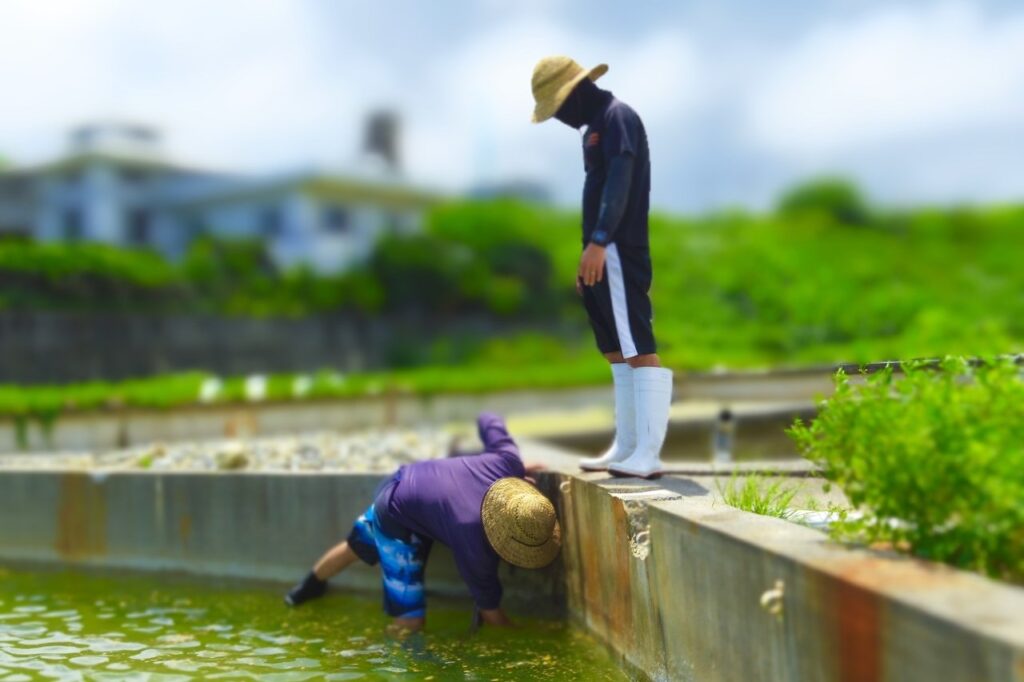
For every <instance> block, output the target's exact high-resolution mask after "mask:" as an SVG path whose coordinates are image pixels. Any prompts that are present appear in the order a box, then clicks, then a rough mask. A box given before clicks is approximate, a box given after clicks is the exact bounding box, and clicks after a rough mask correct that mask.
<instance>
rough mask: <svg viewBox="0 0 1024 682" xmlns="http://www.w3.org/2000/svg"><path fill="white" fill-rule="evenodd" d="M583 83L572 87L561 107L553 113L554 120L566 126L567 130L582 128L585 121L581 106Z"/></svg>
mask: <svg viewBox="0 0 1024 682" xmlns="http://www.w3.org/2000/svg"><path fill="white" fill-rule="evenodd" d="M582 85H583V83H582V82H581V83H580V85H578V86H577V87H574V88H573V89H572V92H570V93H569V96H568V97H566V99H565V101H563V102H562V105H561V106H559V108H558V111H557V112H555V118H556V119H558V120H559V121H561V122H562V123H564V124H565V125H567V126H568V127H569V128H577V129H579V128H582V127H583V126H584V124H585V123H587V119H586V117H585V116H584V111H583V110H584V106H583V99H584V97H583V88H582V87H581V86H582Z"/></svg>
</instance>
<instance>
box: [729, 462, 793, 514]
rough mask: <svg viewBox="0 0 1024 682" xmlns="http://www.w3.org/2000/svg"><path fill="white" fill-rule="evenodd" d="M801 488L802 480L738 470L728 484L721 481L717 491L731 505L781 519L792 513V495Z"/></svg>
mask: <svg viewBox="0 0 1024 682" xmlns="http://www.w3.org/2000/svg"><path fill="white" fill-rule="evenodd" d="M799 492H800V486H799V484H795V485H794V484H793V482H791V481H789V480H788V479H786V478H781V477H773V476H770V475H764V474H747V475H740V474H739V473H735V474H733V475H732V476H731V477H730V478H729V481H728V482H727V483H726V484H724V485H722V484H721V482H719V483H718V494H719V495H721V496H722V501H723V502H725V503H726V504H727V505H729V506H730V507H736V508H737V509H742V510H743V511H748V512H752V513H754V514H761V515H762V516H774V517H776V518H779V519H789V518H791V517H792V516H793V514H794V513H795V510H794V509H793V508H792V504H793V498H795V497H796V495H797V493H799Z"/></svg>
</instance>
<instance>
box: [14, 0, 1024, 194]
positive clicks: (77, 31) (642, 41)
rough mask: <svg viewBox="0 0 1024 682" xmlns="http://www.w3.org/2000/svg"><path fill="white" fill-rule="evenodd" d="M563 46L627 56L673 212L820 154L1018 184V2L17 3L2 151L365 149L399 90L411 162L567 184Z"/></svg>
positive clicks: (303, 158) (232, 164)
mask: <svg viewBox="0 0 1024 682" xmlns="http://www.w3.org/2000/svg"><path fill="white" fill-rule="evenodd" d="M549 54H567V55H570V56H572V57H573V58H575V59H576V60H577V61H579V62H580V63H581V64H583V65H584V66H586V67H590V66H592V65H594V64H597V63H607V64H609V66H610V70H609V72H608V74H607V75H606V76H605V77H604V78H602V79H601V81H600V85H601V86H602V87H605V88H607V89H610V90H611V91H612V92H614V93H615V95H616V96H617V97H619V98H620V99H622V100H624V101H625V102H627V103H629V104H630V105H631V106H633V107H634V108H635V109H636V110H637V111H638V112H639V114H640V116H641V117H642V118H643V120H644V122H645V125H646V128H647V131H648V135H649V139H650V145H651V157H652V197H651V200H652V204H653V205H654V206H655V207H658V208H660V209H663V210H670V211H676V212H687V213H696V212H703V211H708V210H714V209H718V208H722V207H732V206H745V207H748V208H752V209H755V210H760V209H764V208H767V207H770V206H771V205H772V204H773V202H774V201H775V200H776V198H777V197H778V195H779V194H780V192H782V191H784V190H785V189H786V188H787V187H790V186H792V185H793V184H794V183H796V182H799V181H801V180H803V179H805V178H808V177H813V176H817V175H822V174H829V175H843V176H846V177H849V178H851V179H852V180H854V181H855V182H857V183H858V184H859V185H860V186H861V187H862V188H863V189H864V191H865V192H866V193H867V194H868V195H869V196H870V197H871V198H873V199H874V200H875V201H877V202H879V203H883V204H888V205H914V204H922V203H928V204H955V203H962V202H977V203H982V202H998V201H1019V200H1021V199H1024V162H1022V161H1021V160H1022V159H1024V3H1020V2H1011V1H1009V0H1005V1H1004V0H974V1H972V2H957V1H950V2H947V1H938V2H926V1H912V0H911V1H902V2H901V1H900V0H772V1H771V2H764V1H763V0H689V1H687V2H678V1H667V0H664V1H663V0H644V2H633V3H625V2H596V1H595V0H586V1H583V0H518V1H517V2H508V1H507V0H500V1H499V0H477V1H476V2H456V1H451V2H444V3H441V2H421V1H417V0H393V1H389V2H380V3H366V2H360V3H356V2H349V1H348V0H221V1H218V2H208V1H207V0H176V1H175V2H173V3H171V2H160V3H156V2H137V1H135V0H0V84H2V85H0V87H2V90H0V156H3V157H5V158H7V159H8V160H10V161H13V162H15V163H19V164H30V163H35V162H39V161H42V160H46V159H49V158H52V157H54V156H57V155H59V154H60V153H61V152H62V150H63V147H64V144H65V137H66V133H67V130H68V129H69V128H71V127H73V126H75V125H77V124H80V123H83V122H88V121H93V120H106V119H128V120H132V121H140V122H146V123H151V124H154V125H156V126H158V127H159V128H161V129H162V130H163V131H164V133H165V135H166V146H167V148H168V150H169V152H170V153H171V154H172V155H173V156H174V157H176V158H178V159H180V160H183V161H187V162H189V163H193V164H197V165H200V166H209V167H211V168H215V169H217V168H220V169H233V170H241V171H246V172H253V173H265V172H271V173H272V172H282V171H289V170H293V169H298V168H302V167H308V166H319V167H337V168H352V167H354V164H355V163H356V160H357V158H358V150H359V146H360V143H361V135H362V133H363V128H362V126H363V121H364V118H365V116H366V114H367V112H368V111H370V110H373V109H376V108H381V107H384V108H390V109H394V110H396V111H398V112H399V113H400V115H401V120H402V150H403V157H404V167H405V170H406V173H407V174H408V176H409V178H410V179H411V180H412V181H414V182H416V183H419V184H423V185H425V186H428V187H433V188H437V189H439V190H442V191H446V192H452V193H457V192H461V191H464V190H465V189H467V188H469V187H472V186H474V185H476V184H479V183H495V182H501V181H509V180H529V181H535V182H539V183H541V184H543V185H544V186H546V187H548V188H549V189H550V191H551V192H552V194H553V196H554V197H555V199H556V200H557V201H558V202H559V203H562V204H566V205H573V204H575V203H577V202H578V198H579V194H580V188H581V186H582V179H583V178H582V176H583V168H582V157H581V151H580V138H579V134H578V133H577V132H575V131H572V130H570V129H569V128H566V127H565V126H563V125H561V124H560V123H558V122H556V121H549V122H547V123H545V124H542V125H533V124H531V123H530V114H531V111H532V108H533V100H532V95H531V92H530V74H531V72H532V69H533V66H534V64H535V63H536V61H537V60H538V59H539V58H541V57H543V56H546V55H549Z"/></svg>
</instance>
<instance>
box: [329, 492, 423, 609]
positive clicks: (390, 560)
mask: <svg viewBox="0 0 1024 682" xmlns="http://www.w3.org/2000/svg"><path fill="white" fill-rule="evenodd" d="M385 521H386V520H385ZM381 525H382V524H381V523H380V521H379V520H378V516H377V512H376V511H375V510H374V505H372V504H371V505H370V508H369V509H367V510H366V511H365V512H364V513H363V515H362V516H360V517H359V518H358V519H357V520H356V522H355V525H354V526H352V532H351V533H350V534H349V536H348V546H349V547H350V548H351V549H352V551H353V552H355V553H356V555H357V556H358V557H359V558H360V559H362V560H363V561H365V562H366V563H368V564H370V565H371V566H373V565H375V564H377V563H378V562H380V567H381V573H382V574H383V578H384V610H385V611H387V613H388V615H389V616H393V617H402V618H421V617H423V616H424V615H425V614H426V607H427V604H426V597H425V595H424V591H423V571H424V569H425V568H426V564H427V557H428V555H429V554H430V546H431V544H432V542H433V541H432V540H431V539H430V538H424V537H422V536H419V535H417V534H416V533H413V532H411V531H409V530H407V529H404V528H400V527H399V528H395V527H394V526H395V524H394V523H390V524H389V523H386V522H385V523H384V524H383V525H384V526H386V527H387V528H388V531H389V532H388V533H385V532H384V530H383V529H382V528H381ZM395 536H401V537H395Z"/></svg>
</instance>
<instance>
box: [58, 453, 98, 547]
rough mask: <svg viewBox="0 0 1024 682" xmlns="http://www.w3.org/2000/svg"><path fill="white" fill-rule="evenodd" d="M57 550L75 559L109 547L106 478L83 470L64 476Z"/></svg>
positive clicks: (61, 480) (59, 510)
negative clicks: (96, 478)
mask: <svg viewBox="0 0 1024 682" xmlns="http://www.w3.org/2000/svg"><path fill="white" fill-rule="evenodd" d="M54 547H55V549H56V550H57V552H58V553H59V554H60V555H61V556H63V557H66V558H69V559H74V558H80V557H86V556H94V555H97V554H105V553H106V551H107V500H106V493H105V488H104V486H103V484H102V482H99V481H95V480H93V479H91V478H90V477H89V476H87V475H84V474H82V473H79V472H73V473H66V474H62V475H61V477H60V502H59V507H58V509H57V537H56V540H55V541H54Z"/></svg>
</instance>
